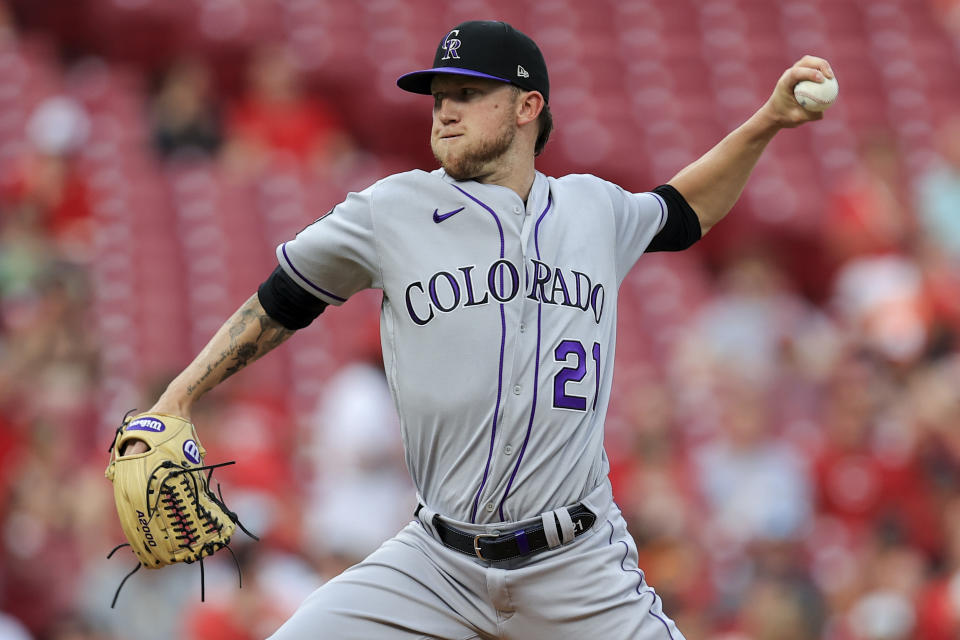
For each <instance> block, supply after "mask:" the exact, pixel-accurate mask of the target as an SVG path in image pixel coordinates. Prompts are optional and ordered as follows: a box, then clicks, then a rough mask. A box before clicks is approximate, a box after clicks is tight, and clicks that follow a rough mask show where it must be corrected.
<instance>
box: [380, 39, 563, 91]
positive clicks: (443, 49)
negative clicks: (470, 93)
mask: <svg viewBox="0 0 960 640" xmlns="http://www.w3.org/2000/svg"><path fill="white" fill-rule="evenodd" d="M438 73H448V74H452V75H461V76H473V77H475V78H487V79H489V80H498V81H500V82H507V83H509V84H513V85H516V86H518V87H520V88H521V89H526V90H527V91H539V92H540V93H542V94H543V99H544V100H546V101H547V102H549V101H550V78H549V77H548V76H547V63H546V62H544V60H543V54H541V53H540V48H539V47H537V44H536V43H535V42H534V41H533V40H531V39H530V37H529V36H527V35H526V34H524V33H522V32H520V31H518V30H517V29H514V28H513V27H512V26H510V25H509V24H507V23H506V22H499V21H494V20H472V21H470V22H464V23H461V24H459V25H457V26H456V27H454V28H453V29H451V30H450V32H449V33H447V35H446V36H444V38H443V40H442V41H441V42H440V45H439V46H438V47H437V54H436V55H435V56H434V57H433V67H432V68H430V69H423V70H422V71H412V72H410V73H405V74H404V75H402V76H400V77H399V78H398V79H397V86H398V87H400V88H401V89H403V90H404V91H410V92H411V93H421V94H424V95H430V81H431V80H433V76H435V75H436V74H438Z"/></svg>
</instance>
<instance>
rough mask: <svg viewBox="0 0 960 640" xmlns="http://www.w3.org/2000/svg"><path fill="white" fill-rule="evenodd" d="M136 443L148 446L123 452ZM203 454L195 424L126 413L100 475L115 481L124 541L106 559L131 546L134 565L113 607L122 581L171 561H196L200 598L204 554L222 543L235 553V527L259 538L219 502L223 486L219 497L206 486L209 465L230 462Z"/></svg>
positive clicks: (238, 568)
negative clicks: (207, 462) (232, 539)
mask: <svg viewBox="0 0 960 640" xmlns="http://www.w3.org/2000/svg"><path fill="white" fill-rule="evenodd" d="M161 418H162V419H161ZM134 441H138V442H142V443H143V444H145V445H146V446H147V451H145V452H143V453H132V454H124V453H122V452H124V451H125V450H126V448H127V445H129V444H131V443H132V442H134ZM206 453H207V452H206V451H205V450H204V448H203V446H202V445H201V444H200V440H199V439H198V438H197V432H196V429H194V426H193V424H191V423H190V422H187V421H186V420H184V419H182V418H178V417H176V416H168V415H161V414H152V415H151V414H146V415H140V416H136V417H135V418H131V417H130V415H129V414H127V415H126V416H124V419H123V422H122V423H121V424H120V427H119V428H117V435H116V437H115V438H114V440H113V444H111V445H110V454H111V455H110V462H109V464H108V465H107V470H106V472H105V474H104V475H106V477H107V478H108V479H109V480H110V481H111V482H112V483H113V494H114V499H115V501H116V504H117V515H119V516H120V525H121V527H122V528H123V533H124V535H125V536H126V538H127V542H125V543H123V544H121V545H118V546H117V547H116V548H114V550H113V551H111V552H110V553H109V555H107V557H108V558H110V557H112V556H113V554H114V553H116V551H117V550H118V549H120V548H122V547H126V546H129V547H130V548H131V549H132V550H133V553H134V554H135V555H136V556H137V560H138V563H137V566H136V567H134V569H133V571H131V572H130V573H128V574H127V575H126V577H124V579H123V581H121V582H120V586H119V587H117V592H116V594H114V596H113V603H112V604H111V605H110V606H111V607H113V606H115V605H116V604H117V598H118V597H119V596H120V590H121V589H122V588H123V585H124V583H126V581H127V579H128V578H129V577H130V576H132V575H133V574H134V573H136V571H137V570H138V569H140V567H147V568H148V569H159V568H160V567H163V566H166V565H168V564H173V563H175V562H186V563H191V562H195V561H198V560H199V561H200V599H201V600H203V599H204V590H205V587H204V574H203V558H204V557H205V556H209V555H212V554H214V553H216V552H217V551H219V550H220V549H223V548H226V549H227V551H230V553H231V555H232V554H233V551H231V550H230V547H229V546H227V545H228V544H229V543H230V537H231V536H232V535H233V532H234V529H235V527H240V529H242V530H243V532H244V533H246V534H247V535H248V536H250V537H251V538H253V539H254V540H258V538H257V537H256V536H255V535H253V534H252V533H250V532H249V531H247V529H246V528H245V527H244V526H243V525H242V524H240V520H239V519H238V518H237V514H235V513H234V512H232V511H230V509H228V508H227V505H226V504H224V502H223V495H222V494H221V493H220V485H219V484H218V485H217V493H216V494H214V493H213V492H212V491H211V490H210V479H211V477H212V476H213V470H214V469H216V468H217V467H224V466H227V465H230V464H233V462H221V463H219V464H211V465H203V464H202V463H203V458H204V456H205V455H206ZM204 472H206V473H204ZM234 561H235V562H236V557H234ZM239 571H240V565H239V563H237V572H238V573H239ZM241 580H242V577H241ZM241 586H242V582H241Z"/></svg>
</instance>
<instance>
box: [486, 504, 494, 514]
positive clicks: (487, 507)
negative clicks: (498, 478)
mask: <svg viewBox="0 0 960 640" xmlns="http://www.w3.org/2000/svg"><path fill="white" fill-rule="evenodd" d="M485 508H486V510H487V511H489V512H491V513H492V512H493V509H494V506H493V503H492V502H488V503H487V506H486V507H485Z"/></svg>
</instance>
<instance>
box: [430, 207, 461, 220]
mask: <svg viewBox="0 0 960 640" xmlns="http://www.w3.org/2000/svg"><path fill="white" fill-rule="evenodd" d="M464 209H466V207H460V208H459V209H454V210H453V211H448V212H447V213H439V211H440V210H439V209H434V210H433V221H434V222H436V223H437V224H440V223H441V222H443V221H444V220H446V219H447V218H449V217H450V216H454V215H456V214H458V213H460V212H461V211H463V210H464Z"/></svg>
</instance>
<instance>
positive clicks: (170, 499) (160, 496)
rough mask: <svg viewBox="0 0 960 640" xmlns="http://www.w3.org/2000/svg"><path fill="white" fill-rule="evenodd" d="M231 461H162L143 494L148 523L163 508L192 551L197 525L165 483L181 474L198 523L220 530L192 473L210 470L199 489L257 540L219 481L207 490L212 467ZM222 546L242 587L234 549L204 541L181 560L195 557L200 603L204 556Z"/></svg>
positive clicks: (232, 462)
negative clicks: (230, 504) (194, 464)
mask: <svg viewBox="0 0 960 640" xmlns="http://www.w3.org/2000/svg"><path fill="white" fill-rule="evenodd" d="M121 428H122V425H121ZM110 448H111V450H112V449H113V446H112V445H111V447H110ZM232 464H235V461H233V460H231V461H229V462H220V463H218V464H210V465H204V466H200V467H191V468H187V467H183V466H181V465H178V464H176V463H175V462H173V461H170V460H166V461H164V462H163V463H161V464H160V465H159V466H158V467H157V468H156V469H154V471H153V473H151V474H150V477H149V478H148V479H147V495H146V498H147V499H146V500H145V502H146V503H147V522H149V521H150V520H152V519H153V516H154V515H156V513H157V511H158V510H160V509H162V510H163V511H165V512H166V514H167V516H168V518H170V519H171V520H172V524H171V528H172V529H173V530H174V532H175V533H176V534H177V535H175V536H174V537H175V539H177V540H181V543H180V547H181V548H183V549H190V550H191V551H192V550H193V545H194V544H196V542H197V540H198V537H197V529H196V525H195V524H194V523H193V522H191V519H190V518H189V517H188V516H187V512H186V510H185V509H184V508H183V506H182V505H183V499H182V498H179V497H177V494H176V493H175V492H174V490H173V489H172V488H170V487H168V486H167V483H168V482H170V481H171V480H172V479H174V478H176V477H177V476H180V480H179V481H180V483H181V485H182V486H183V490H184V491H185V492H186V493H188V494H189V495H191V496H193V506H194V507H196V510H197V513H198V514H199V517H200V519H201V520H202V522H201V523H199V524H200V526H204V527H206V529H207V532H211V533H212V532H214V531H217V532H219V531H220V530H221V529H223V523H221V522H220V521H219V520H218V519H217V517H216V516H215V515H214V514H213V513H211V512H210V511H209V510H208V509H205V508H203V506H202V505H201V504H200V501H199V495H200V493H199V492H200V490H201V486H200V484H199V483H198V481H197V477H196V476H195V475H194V472H195V471H208V472H209V473H207V477H206V478H205V479H204V481H203V486H202V490H203V491H204V492H205V493H206V494H207V497H208V498H210V499H211V500H212V501H213V502H215V503H216V504H217V506H219V507H220V508H221V509H223V512H224V513H226V514H227V517H229V518H230V519H231V520H232V521H233V523H234V524H235V525H237V526H238V527H240V529H241V530H242V531H243V532H244V533H245V534H247V535H248V536H249V537H250V538H252V539H254V540H257V541H259V540H260V538H259V537H257V536H256V535H254V534H252V533H251V532H250V531H249V530H248V529H247V528H246V527H245V526H243V524H242V523H241V522H240V518H239V517H238V516H237V514H236V513H235V512H233V511H231V510H230V509H228V508H227V506H226V504H224V501H223V493H222V492H221V491H220V483H219V482H218V483H217V494H218V495H214V494H213V492H212V491H210V480H211V478H212V477H213V470H214V469H216V468H218V467H226V466H229V465H232ZM171 468H172V469H174V470H173V471H171V472H170V474H169V475H167V477H166V478H164V479H163V481H162V482H161V483H160V487H158V489H157V490H156V491H155V490H154V489H151V488H149V487H150V485H152V484H153V481H154V478H155V476H156V475H157V472H158V471H160V470H162V469H171ZM152 493H156V494H157V498H156V500H155V501H154V503H153V505H152V506H151V504H150V494H152ZM182 541H186V544H184V542H182ZM129 546H130V543H129V542H124V543H123V544H120V545H117V546H116V547H114V548H113V550H111V551H110V553H109V554H107V559H110V558H111V557H112V556H113V554H114V553H116V552H117V550H118V549H122V548H123V547H129ZM223 548H225V549H226V550H227V551H229V552H230V556H231V557H232V558H233V562H234V565H236V567H237V580H238V584H239V588H241V589H242V588H243V572H242V571H241V569H240V562H239V561H238V560H237V556H236V554H234V552H233V549H231V548H230V545H229V543H228V544H223V543H213V542H208V543H206V544H204V545H203V547H201V549H200V552H199V556H198V557H197V558H191V559H187V560H184V562H185V563H187V564H192V563H193V562H194V561H195V560H198V561H199V563H200V601H201V602H203V601H204V599H205V597H206V584H205V576H204V569H203V557H204V556H207V555H212V554H213V553H214V552H216V551H218V550H219V549H223ZM141 566H143V565H142V563H140V562H138V563H137V566H136V567H134V568H133V570H132V571H130V573H128V574H127V575H126V576H124V578H123V580H121V581H120V585H119V586H118V587H117V591H116V593H114V595H113V601H112V602H111V604H110V608H111V609H112V608H114V607H115V606H116V604H117V598H118V597H120V590H121V589H123V585H124V584H126V582H127V580H128V579H129V578H130V576H132V575H133V574H134V573H136V572H137V571H138V570H139V569H140V567H141Z"/></svg>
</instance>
